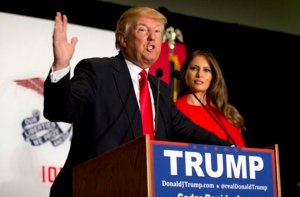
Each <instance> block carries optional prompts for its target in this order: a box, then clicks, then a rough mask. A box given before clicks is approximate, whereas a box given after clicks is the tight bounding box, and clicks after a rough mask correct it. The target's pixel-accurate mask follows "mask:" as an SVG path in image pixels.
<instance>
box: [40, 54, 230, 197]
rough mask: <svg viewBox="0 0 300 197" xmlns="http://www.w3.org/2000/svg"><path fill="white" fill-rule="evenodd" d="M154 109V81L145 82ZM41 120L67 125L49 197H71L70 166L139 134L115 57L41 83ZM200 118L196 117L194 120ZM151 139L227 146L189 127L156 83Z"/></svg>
mask: <svg viewBox="0 0 300 197" xmlns="http://www.w3.org/2000/svg"><path fill="white" fill-rule="evenodd" d="M148 79H149V81H150V85H151V88H152V91H153V95H154V102H155V105H156V102H157V101H156V99H157V96H156V95H157V85H158V80H157V78H156V77H154V76H153V75H151V74H149V77H148ZM44 117H45V118H47V119H48V120H50V121H53V122H60V121H62V122H67V123H73V136H72V142H71V147H70V151H69V154H68V157H67V160H66V162H65V165H64V167H63V169H62V170H61V171H60V173H59V175H58V176H57V178H56V179H55V182H54V183H53V185H52V187H51V194H50V196H53V197H54V196H55V197H57V196H72V167H74V166H77V165H79V164H81V163H83V162H85V161H87V160H89V159H92V158H94V157H96V156H97V155H100V154H102V153H105V152H107V151H109V150H111V149H114V148H116V147H118V146H120V145H122V144H124V143H127V142H129V141H131V140H134V139H136V138H139V137H141V136H142V135H143V132H142V123H141V115H140V110H139V106H138V101H137V98H136V96H135V92H134V88H133V84H132V80H131V77H130V73H129V70H128V68H127V65H126V63H125V60H124V58H123V56H122V54H121V53H119V54H118V55H117V56H115V57H111V58H90V59H84V60H81V61H80V62H79V63H78V64H77V65H76V67H75V70H74V76H73V77H72V79H71V80H70V73H69V74H68V75H67V76H65V77H64V78H63V79H61V80H60V81H59V82H57V83H51V82H50V79H49V76H48V77H47V79H46V81H45V84H44ZM199 118H201V117H199ZM157 131H158V133H157V135H156V138H157V140H163V141H180V142H188V143H201V144H215V145H231V144H230V143H228V142H226V141H224V140H221V139H219V138H218V137H217V136H216V135H215V134H213V133H211V132H208V131H206V130H205V129H203V128H202V127H200V126H197V125H195V124H193V123H192V122H191V121H190V120H189V119H188V118H187V117H185V116H184V115H183V114H182V113H181V112H180V111H179V110H178V109H177V108H176V106H175V105H174V103H173V101H172V97H171V92H170V88H169V86H168V85H167V84H166V83H164V82H163V81H160V97H159V112H158V123H157Z"/></svg>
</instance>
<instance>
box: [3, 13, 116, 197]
mask: <svg viewBox="0 0 300 197" xmlns="http://www.w3.org/2000/svg"><path fill="white" fill-rule="evenodd" d="M54 17H55V13H53V21H51V20H45V19H39V18H33V17H27V16H21V15H14V14H8V13H3V12H0V67H1V69H0V196H1V197H2V196H3V197H19V196H22V197H47V196H49V190H50V187H51V184H52V182H53V180H54V179H55V176H56V174H57V173H58V172H59V170H60V168H61V167H62V166H63V164H64V161H65V159H66V157H67V153H68V150H69V147H70V138H71V136H72V127H71V125H69V124H66V123H61V122H58V123H52V124H49V121H48V120H46V119H45V118H44V117H43V95H42V93H43V81H44V80H45V78H46V76H47V74H48V72H49V69H50V66H51V64H52V61H53V52H52V32H53V27H54ZM99 20H102V19H99ZM100 22H101V21H100ZM73 36H76V37H78V39H79V42H78V43H77V46H76V51H75V54H74V56H73V60H72V62H71V67H72V72H73V68H74V66H75V65H76V63H77V62H78V61H79V60H81V59H83V58H88V57H105V56H114V55H116V54H117V50H116V49H115V47H114V43H115V40H114V39H115V37H114V32H112V31H106V30H99V29H95V28H90V27H84V26H79V25H73V24H69V25H68V38H69V40H71V37H73ZM68 131H70V132H68Z"/></svg>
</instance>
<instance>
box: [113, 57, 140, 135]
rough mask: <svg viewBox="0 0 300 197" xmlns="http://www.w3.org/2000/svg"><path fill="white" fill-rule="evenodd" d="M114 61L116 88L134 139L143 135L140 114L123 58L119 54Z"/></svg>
mask: <svg viewBox="0 0 300 197" xmlns="http://www.w3.org/2000/svg"><path fill="white" fill-rule="evenodd" d="M115 60H116V62H115V65H114V68H115V70H116V72H114V78H115V82H116V86H117V89H118V92H119V95H120V97H121V99H122V102H123V105H124V109H125V110H126V112H125V113H126V115H127V117H128V121H129V122H130V125H131V131H132V134H133V138H134V139H136V138H138V137H141V136H142V135H143V129H142V120H141V114H140V109H139V106H138V103H137V102H138V101H137V99H136V95H135V92H134V88H133V84H132V79H131V77H130V73H129V70H128V68H127V65H126V62H125V60H124V58H123V57H122V55H121V54H119V55H118V56H117V58H115Z"/></svg>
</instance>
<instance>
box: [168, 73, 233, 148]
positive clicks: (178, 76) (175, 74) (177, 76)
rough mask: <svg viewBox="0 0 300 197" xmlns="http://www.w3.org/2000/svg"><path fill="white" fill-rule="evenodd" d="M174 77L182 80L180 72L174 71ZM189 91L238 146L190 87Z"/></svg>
mask: <svg viewBox="0 0 300 197" xmlns="http://www.w3.org/2000/svg"><path fill="white" fill-rule="evenodd" d="M172 75H173V77H174V78H175V79H177V80H182V78H181V75H180V72H179V71H178V70H174V71H173V73H172ZM187 88H188V90H189V91H190V92H191V93H192V94H193V95H194V97H195V98H196V99H197V100H198V101H199V103H200V104H201V105H202V106H203V107H204V109H205V110H206V111H207V112H208V113H209V115H210V116H211V117H212V118H213V119H214V121H215V122H216V123H217V124H218V125H219V126H220V127H221V129H222V130H223V131H224V132H225V134H226V135H227V136H228V138H229V139H231V141H232V142H233V144H234V146H236V143H235V142H234V140H233V139H232V138H231V136H230V135H229V134H228V133H227V131H226V130H225V129H224V128H223V127H222V125H221V124H220V123H219V121H217V120H216V118H215V117H214V116H213V115H212V114H211V113H210V111H208V109H207V108H206V107H205V105H203V103H202V102H201V101H200V99H199V98H198V97H197V96H196V95H195V93H194V92H193V91H192V90H191V89H190V87H189V86H187Z"/></svg>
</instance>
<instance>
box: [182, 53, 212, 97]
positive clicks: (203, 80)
mask: <svg viewBox="0 0 300 197" xmlns="http://www.w3.org/2000/svg"><path fill="white" fill-rule="evenodd" d="M212 77H213V76H212V71H211V67H210V64H209V62H208V61H207V60H206V58H205V57H204V56H202V55H201V56H195V57H194V58H193V59H192V61H191V62H190V64H189V66H188V68H187V72H186V82H187V85H188V86H189V87H190V89H191V90H192V91H193V92H194V93H197V92H202V93H206V91H207V89H208V88H209V86H210V84H211V80H212Z"/></svg>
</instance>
